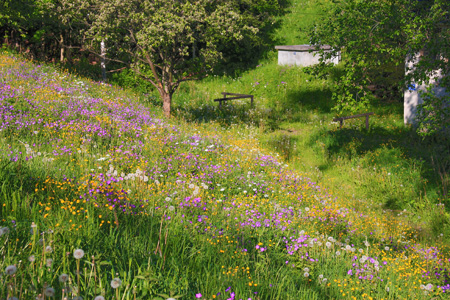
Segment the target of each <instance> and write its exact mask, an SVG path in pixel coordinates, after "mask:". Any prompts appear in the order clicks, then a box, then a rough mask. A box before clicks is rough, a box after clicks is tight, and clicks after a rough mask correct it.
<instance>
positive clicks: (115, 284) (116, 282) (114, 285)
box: [111, 278, 122, 289]
mask: <svg viewBox="0 0 450 300" xmlns="http://www.w3.org/2000/svg"><path fill="white" fill-rule="evenodd" d="M121 285H122V280H120V279H119V278H114V279H113V280H111V287H112V288H113V289H117V288H118V287H119V286H121Z"/></svg>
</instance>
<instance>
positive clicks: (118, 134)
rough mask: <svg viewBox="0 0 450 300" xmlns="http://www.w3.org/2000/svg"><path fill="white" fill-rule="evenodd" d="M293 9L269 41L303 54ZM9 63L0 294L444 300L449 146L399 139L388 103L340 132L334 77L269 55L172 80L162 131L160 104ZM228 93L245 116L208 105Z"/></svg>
mask: <svg viewBox="0 0 450 300" xmlns="http://www.w3.org/2000/svg"><path fill="white" fill-rule="evenodd" d="M295 3H296V6H293V7H292V9H291V12H290V13H289V14H287V15H285V16H284V18H285V19H286V20H287V21H285V22H287V23H284V24H283V25H282V26H281V27H280V29H279V31H277V32H276V35H277V36H279V37H280V39H281V38H283V37H284V38H286V40H284V41H285V42H283V43H286V44H288V43H304V42H306V41H305V39H304V37H301V35H299V36H298V37H295V35H293V34H288V33H289V32H292V31H293V29H292V27H289V26H293V27H295V26H297V25H296V24H295V22H294V21H295V20H296V19H298V20H299V23H301V22H304V24H303V23H301V24H299V26H306V24H307V23H308V22H309V23H310V22H311V19H307V18H306V17H305V18H304V19H301V18H300V15H301V14H302V13H304V12H309V11H312V12H317V11H318V8H317V7H316V6H314V5H313V4H316V3H318V2H315V1H297V2H295ZM300 20H303V21H300ZM302 24H303V25H302ZM287 38H292V40H287ZM12 56H13V55H11V54H8V55H7V54H1V56H0V72H1V74H2V76H0V84H1V85H0V87H1V89H0V91H1V93H2V94H1V95H2V97H3V98H2V99H3V100H2V101H6V102H7V105H8V107H9V106H12V107H13V108H14V109H13V110H11V109H10V108H4V107H3V106H2V109H3V110H2V116H4V117H5V118H6V117H8V116H9V114H12V115H13V116H14V118H13V119H11V120H13V121H14V122H13V121H10V124H15V125H14V126H11V125H7V126H6V125H5V126H6V127H5V128H2V131H0V155H1V156H0V200H1V201H0V203H1V205H2V206H1V207H0V228H2V229H1V233H2V234H1V235H0V245H1V246H0V255H1V256H2V258H3V260H2V261H1V262H0V270H1V271H2V274H1V275H0V299H7V298H10V297H13V296H14V297H18V298H20V299H32V298H33V299H35V298H36V297H41V296H42V294H44V292H45V290H46V289H47V293H48V292H49V291H48V288H49V287H52V288H54V292H55V298H57V299H60V298H63V296H69V297H73V298H74V299H75V298H76V297H77V296H81V297H83V299H88V298H90V299H93V298H94V297H95V296H97V295H103V296H104V297H105V298H107V299H114V298H115V299H168V298H170V297H174V298H177V297H181V299H196V295H198V294H200V293H201V294H202V297H201V299H229V298H231V295H232V294H231V293H232V292H233V293H235V295H236V299H248V298H251V299H352V298H353V299H363V298H369V296H370V297H372V298H375V299H381V298H383V299H422V298H423V299H427V298H432V297H435V298H438V299H445V298H446V296H445V294H442V293H441V291H440V290H439V289H437V287H436V286H443V285H444V284H446V283H445V280H446V278H448V276H449V274H448V271H447V270H448V269H449V265H448V249H449V248H448V237H449V236H450V227H449V224H450V222H449V219H450V218H449V213H448V210H447V208H446V206H448V195H447V194H446V189H445V188H446V186H447V185H448V177H447V175H446V174H447V173H446V172H447V170H448V168H449V164H448V152H447V151H448V147H447V146H446V144H444V143H442V141H439V143H438V142H436V141H431V140H421V139H420V138H419V137H418V136H416V134H415V133H414V131H413V130H412V129H411V128H407V127H405V126H404V125H403V122H402V119H403V118H402V103H401V102H400V101H398V102H395V101H391V102H389V103H387V102H380V103H377V104H374V105H373V106H372V107H370V108H369V111H373V112H375V116H371V118H370V129H369V130H368V131H366V130H365V124H364V119H355V120H348V121H345V124H344V127H343V128H342V129H339V128H338V127H339V126H338V124H335V123H333V122H332V119H333V118H334V117H335V114H334V112H333V111H332V107H333V102H332V101H331V93H332V90H331V84H330V81H329V79H315V78H313V77H312V76H311V75H309V74H308V73H307V72H305V70H302V69H301V68H298V67H283V66H277V64H276V58H275V54H272V55H269V56H268V58H267V59H265V60H262V61H261V63H260V65H259V66H258V67H256V68H254V69H250V70H247V71H245V72H242V73H241V74H239V76H237V77H230V76H211V77H208V78H206V79H204V80H202V81H198V82H188V83H184V84H183V85H182V86H181V87H180V89H179V90H178V91H177V93H176V94H175V97H174V114H175V117H174V118H172V119H171V120H170V121H168V120H164V119H163V117H162V113H161V110H160V109H159V106H160V104H159V100H158V97H157V95H153V94H150V95H144V94H142V93H138V92H136V91H134V92H133V91H130V90H123V89H120V88H118V87H116V86H106V85H101V84H98V83H95V82H92V81H89V80H87V79H80V78H79V77H76V76H74V75H72V74H70V73H67V72H62V73H58V72H56V71H55V70H54V68H53V67H51V66H48V65H43V66H41V67H36V66H35V65H33V64H32V63H30V62H24V61H23V59H22V58H15V59H13V58H12ZM93 72H95V70H94V71H93ZM14 74H19V75H20V76H15V75H14ZM30 74H34V75H33V76H35V77H33V76H31V75H30ZM257 83H258V84H257ZM6 86H9V87H11V89H13V90H14V91H15V92H14V93H13V94H11V93H10V92H9V91H10V89H9V88H7V87H6ZM223 91H227V92H238V93H251V94H254V95H255V107H253V108H251V107H250V105H249V103H248V100H242V101H233V102H231V103H228V104H227V105H224V107H223V108H222V109H218V107H217V103H215V102H214V101H213V99H215V98H219V97H220V96H221V95H220V93H221V92H223ZM5 95H6V96H5ZM11 95H13V96H11ZM92 99H97V100H98V101H93V100H92ZM16 112H19V113H16ZM39 120H41V121H39ZM15 121H17V122H15ZM20 124H27V125H26V126H25V125H24V127H21V125H20ZM102 130H104V131H102ZM68 149H70V151H69V150H68ZM55 151H56V152H55ZM55 153H56V154H58V155H56V154H55ZM69 153H70V154H69ZM116 172H117V173H116ZM121 173H123V174H121ZM120 178H122V179H120ZM112 179H114V180H112ZM205 186H206V187H205ZM222 189H223V190H222ZM253 189H256V191H254V190H253ZM187 199H188V200H187ZM196 199H197V200H196ZM198 199H199V200H198ZM113 204H114V206H113ZM439 204H445V205H444V206H442V205H439ZM257 222H259V225H256V224H257ZM265 222H268V223H265ZM261 224H263V226H260V225H261ZM265 224H268V226H264V225H265ZM252 225H253V226H252ZM4 228H7V230H6V229H4ZM329 238H332V239H331V241H330V240H329ZM296 239H301V240H302V241H301V242H298V241H296ZM312 239H313V240H314V239H315V242H314V243H313V245H311V240H312ZM327 242H330V244H329V245H327V244H326V243H327ZM298 244H300V245H302V247H299V248H298V249H296V250H294V251H292V253H290V250H289V249H290V248H289V246H295V245H297V246H298ZM305 244H306V245H307V246H304V245H305ZM48 246H50V247H51V249H50V248H48ZM347 246H348V247H350V249H348V248H347ZM261 247H262V248H264V251H261ZM76 249H83V250H84V252H85V255H84V256H83V258H81V259H79V260H77V259H76V258H75V257H74V255H73V253H74V250H76ZM352 249H353V251H354V252H352ZM291 250H292V249H291ZM337 251H339V253H340V254H338V252H337ZM363 255H365V256H368V257H371V258H373V259H375V261H377V262H378V263H380V267H381V268H380V269H379V270H377V269H376V268H375V266H376V265H375V263H372V262H371V263H367V261H366V264H367V265H368V267H364V269H365V271H364V273H361V274H362V276H365V277H370V275H374V278H373V279H370V280H368V279H367V278H366V279H359V278H357V276H355V275H349V272H350V270H352V271H351V272H353V273H352V274H354V273H356V272H357V270H358V269H360V268H362V265H363V264H364V262H360V261H359V260H360V259H363V260H364V257H363ZM355 256H357V259H356V260H355V259H354V257H355ZM308 257H309V258H308ZM311 258H313V259H314V261H311ZM48 259H52V261H48ZM354 264H356V265H357V266H354ZM11 265H14V266H15V267H16V268H17V272H16V273H15V274H13V275H8V274H7V270H6V268H7V267H9V266H11ZM360 265H361V266H360ZM440 268H446V270H439V269H440ZM435 271H436V272H438V271H439V272H438V273H439V274H441V275H436V274H437V273H436V272H435ZM305 273H307V274H305ZM62 274H67V275H68V278H70V279H69V281H65V282H62V281H60V279H59V276H60V275H62ZM306 275H308V276H306ZM321 275H322V276H323V277H321ZM446 276H447V277H446ZM114 278H119V279H120V280H121V282H122V284H121V286H120V287H119V288H118V289H114V288H113V287H112V286H111V282H112V281H113V279H114ZM324 278H326V279H327V280H326V281H325V280H324ZM380 279H383V281H381V280H380ZM426 284H432V285H433V290H432V291H427V290H424V289H423V287H421V285H426ZM229 288H230V289H229ZM39 295H41V296H39ZM41 298H42V297H41ZM47 298H49V297H46V299H47Z"/></svg>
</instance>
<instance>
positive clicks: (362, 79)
mask: <svg viewBox="0 0 450 300" xmlns="http://www.w3.org/2000/svg"><path fill="white" fill-rule="evenodd" d="M448 5H449V4H448V2H447V1H442V0H436V1H415V0H414V1H413V0H393V1H384V0H377V1H358V0H338V1H336V2H334V5H333V6H329V8H328V11H327V13H326V15H327V17H326V18H325V19H323V20H322V21H321V22H320V23H318V24H317V27H316V28H315V30H314V31H313V32H312V33H311V35H312V43H313V44H318V45H319V44H329V45H331V46H332V47H333V51H331V52H330V53H324V51H323V50H322V51H321V52H322V54H323V55H324V58H328V57H330V56H331V55H336V54H337V51H342V57H343V62H342V64H343V70H344V72H343V74H342V75H341V76H340V77H339V78H337V80H336V81H335V94H333V96H334V99H336V101H337V104H336V106H335V108H334V109H335V110H336V111H337V112H338V113H343V112H344V111H348V112H356V111H361V110H364V109H366V108H367V107H368V104H369V103H370V102H371V101H373V99H374V93H372V92H371V89H372V90H373V89H374V88H375V89H391V90H393V91H395V90H401V89H402V88H403V87H405V86H406V85H407V83H410V82H411V81H416V82H419V81H425V82H428V78H429V75H430V72H431V71H432V70H437V69H442V70H443V73H444V74H448V71H449V66H448V63H446V59H447V58H448V57H449V52H448V51H449V50H448V49H449V47H448V40H449V39H448V34H449V27H448V22H449V21H448ZM423 49H425V50H426V51H428V55H426V56H425V57H424V58H423V59H422V61H421V62H420V63H419V65H418V66H417V68H416V69H414V70H411V73H410V74H409V75H408V76H406V77H405V78H403V76H402V70H403V65H404V61H405V59H406V58H407V57H411V55H412V54H415V53H418V52H419V51H420V50H423ZM323 65H324V64H322V66H323ZM383 78H387V80H383ZM447 81H448V80H444V81H443V82H441V84H442V86H449V85H448V82H447ZM375 94H376V93H375ZM389 94H392V93H389ZM378 96H380V95H378ZM381 96H382V95H381ZM394 96H395V93H394Z"/></svg>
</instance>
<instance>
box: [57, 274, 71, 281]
mask: <svg viewBox="0 0 450 300" xmlns="http://www.w3.org/2000/svg"><path fill="white" fill-rule="evenodd" d="M67 280H69V275H67V274H66V273H63V274H61V275H59V282H67Z"/></svg>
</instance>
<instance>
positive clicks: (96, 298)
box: [94, 295, 173, 300]
mask: <svg viewBox="0 0 450 300" xmlns="http://www.w3.org/2000/svg"><path fill="white" fill-rule="evenodd" d="M169 299H173V298H169ZM169 299H167V300H169ZM94 300H105V297H103V296H101V295H100V296H97V297H95V298H94Z"/></svg>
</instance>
